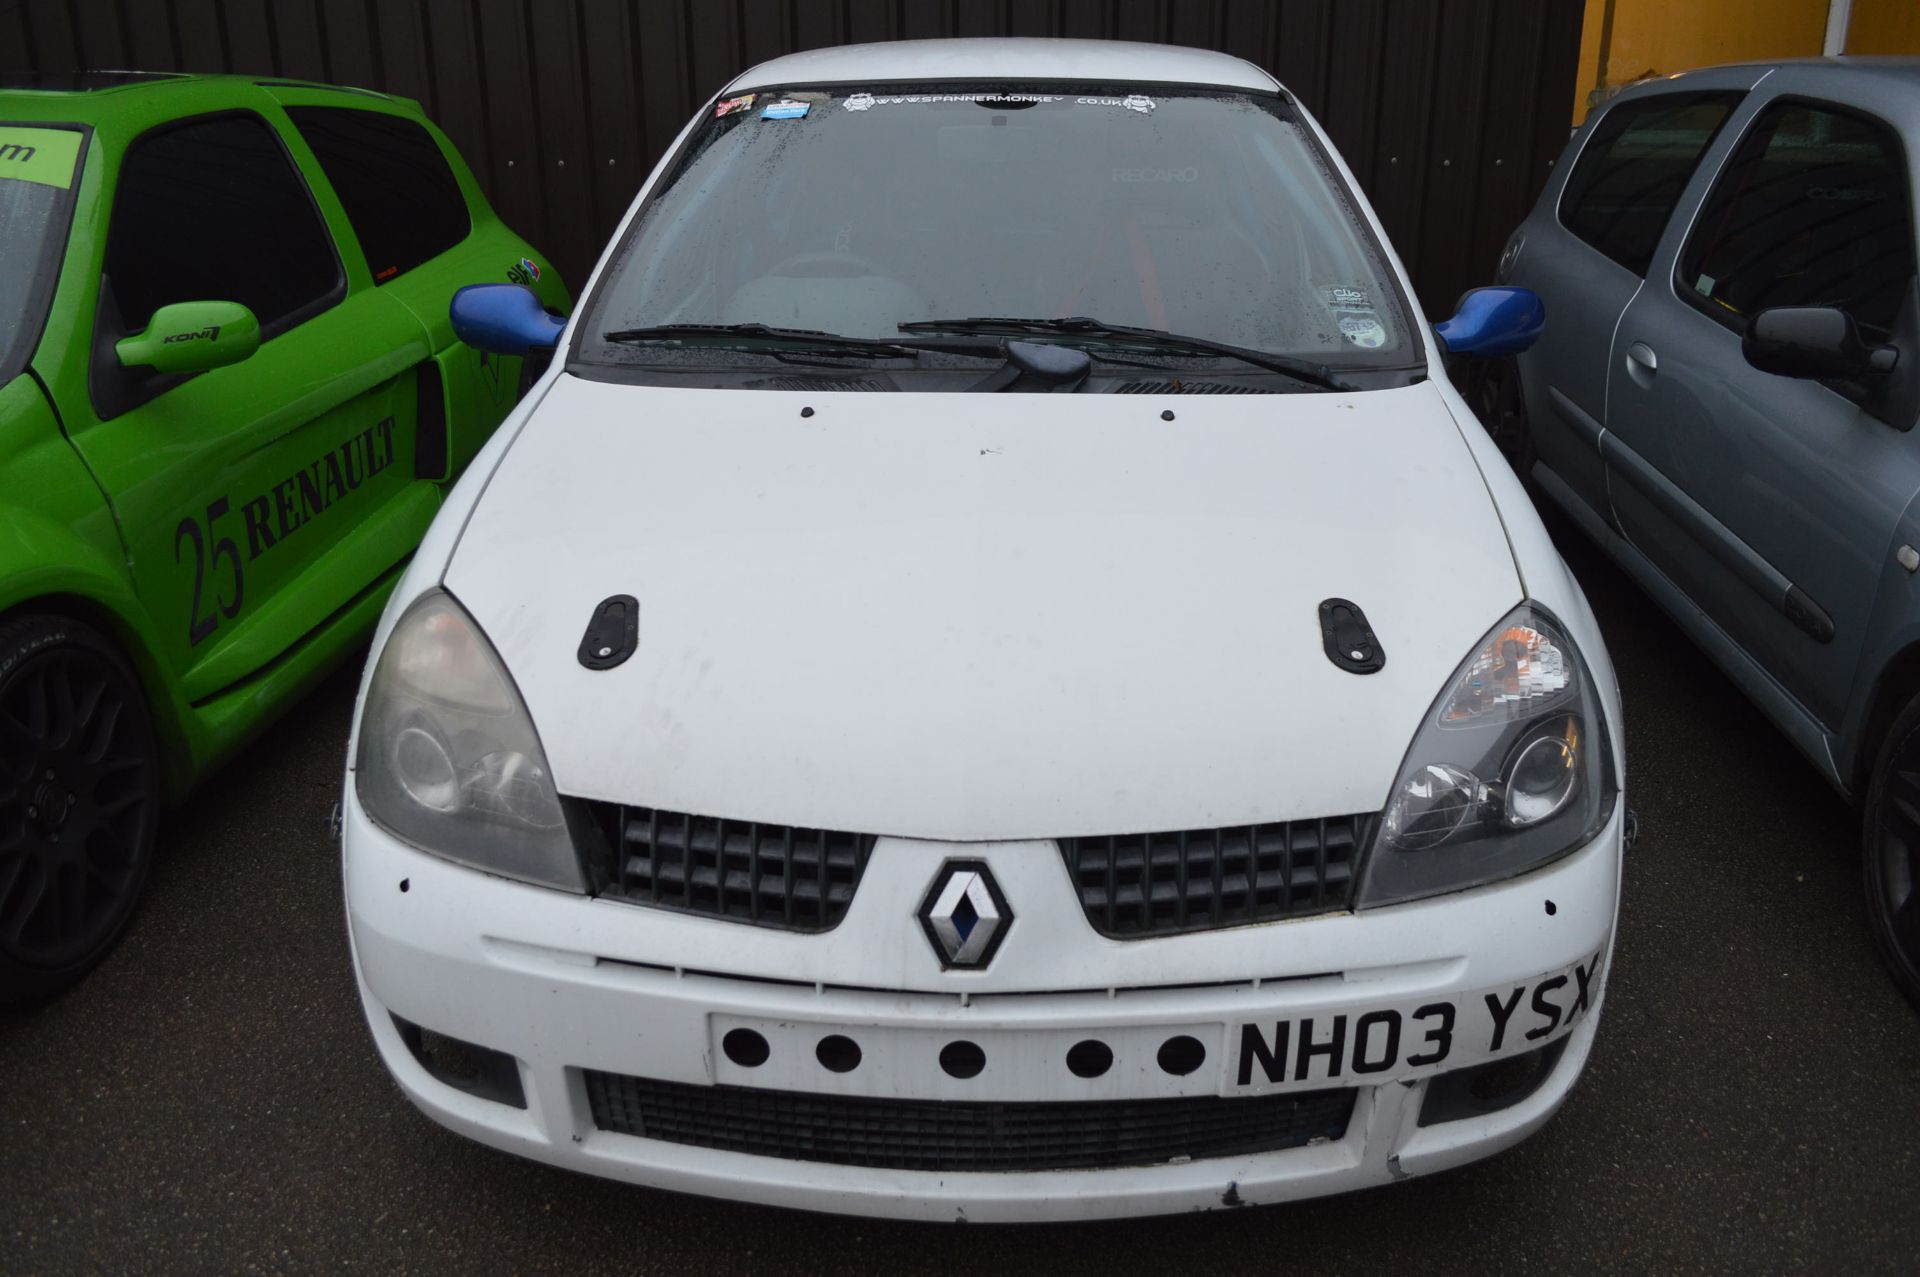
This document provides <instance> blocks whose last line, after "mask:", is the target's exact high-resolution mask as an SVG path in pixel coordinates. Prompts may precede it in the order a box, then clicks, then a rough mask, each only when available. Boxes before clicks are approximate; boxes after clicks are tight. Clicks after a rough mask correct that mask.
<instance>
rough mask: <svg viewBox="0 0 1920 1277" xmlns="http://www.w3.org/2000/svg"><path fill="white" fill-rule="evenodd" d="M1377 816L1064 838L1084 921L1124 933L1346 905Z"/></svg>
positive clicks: (1155, 932) (1204, 926)
mask: <svg viewBox="0 0 1920 1277" xmlns="http://www.w3.org/2000/svg"><path fill="white" fill-rule="evenodd" d="M1373 822H1374V818H1373V817H1372V816H1370V815H1367V816H1334V817H1329V818H1327V819H1325V820H1295V821H1289V822H1284V823H1280V824H1271V825H1235V826H1231V827H1229V828H1225V829H1196V830H1185V831H1182V832H1179V833H1170V834H1122V835H1119V836H1116V837H1111V838H1062V839H1060V840H1059V841H1060V852H1061V854H1062V855H1063V856H1065V857H1066V861H1067V872H1068V873H1069V874H1071V875H1072V876H1073V884H1074V887H1075V888H1076V889H1077V890H1078V891H1079V893H1080V904H1081V907H1083V908H1084V909H1085V910H1086V911H1087V921H1088V922H1089V923H1091V924H1092V925H1093V929H1094V930H1096V931H1098V932H1099V933H1100V934H1101V935H1103V936H1111V937H1113V938H1115V939H1120V940H1127V939H1135V938H1138V937H1142V936H1164V935H1172V934H1175V933H1177V932H1181V931H1205V930H1208V929H1210V928H1214V927H1234V926H1239V925H1241V924H1242V923H1248V922H1271V921H1273V920H1274V919H1276V918H1300V917H1305V916H1307V915H1309V914H1316V913H1328V912H1331V911H1334V910H1338V909H1345V908H1347V907H1348V906H1349V905H1350V904H1351V903H1352V900H1353V875H1354V870H1355V868H1356V867H1357V866H1358V864H1359V858H1360V853H1361V851H1362V849H1363V848H1365V846H1366V844H1367V840H1368V838H1369V836H1370V835H1371V833H1372V831H1373Z"/></svg>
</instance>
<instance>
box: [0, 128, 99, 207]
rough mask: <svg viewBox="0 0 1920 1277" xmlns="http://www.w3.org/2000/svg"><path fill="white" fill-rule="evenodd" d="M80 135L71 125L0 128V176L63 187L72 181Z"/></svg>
mask: <svg viewBox="0 0 1920 1277" xmlns="http://www.w3.org/2000/svg"><path fill="white" fill-rule="evenodd" d="M79 154H80V135H79V134H78V133H76V132H74V131H73V130H72V129H29V128H20V127H17V126H12V125H9V126H7V127H5V128H0V178H8V177H11V178H14V179H16V180H17V181H22V182H35V183H38V184H39V185H41V186H54V187H58V188H59V189H61V190H63V191H64V190H66V189H67V188H68V187H69V186H72V185H73V161H74V159H75V157H77V156H78V155H79Z"/></svg>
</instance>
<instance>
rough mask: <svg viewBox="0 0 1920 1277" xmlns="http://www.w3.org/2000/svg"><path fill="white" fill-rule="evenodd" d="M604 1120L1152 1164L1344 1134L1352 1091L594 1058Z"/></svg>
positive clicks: (895, 1165) (637, 1126) (695, 1141)
mask: <svg viewBox="0 0 1920 1277" xmlns="http://www.w3.org/2000/svg"><path fill="white" fill-rule="evenodd" d="M585 1077H586V1083H587V1098H588V1101H589V1102H590V1103H591V1105H592V1107H593V1121H594V1125H595V1126H597V1127H599V1128H600V1129H601V1130H603V1131H617V1132H619V1133H621V1134H624V1135H640V1136H644V1137H646V1138H647V1139H654V1140H666V1141H669V1142H671V1143H674V1144H691V1145H694V1146H696V1147H699V1148H717V1149H725V1150H727V1151H730V1152H735V1153H753V1154H757V1155H759V1156H761V1157H784V1158H790V1159H793V1160H795V1161H802V1162H828V1163H832V1164H834V1165H838V1166H869V1167H876V1168H885V1169H891V1170H910V1171H1046V1170H1092V1169H1099V1168H1107V1167H1121V1166H1154V1165H1158V1164H1161V1163H1165V1162H1170V1161H1172V1160H1174V1159H1175V1158H1191V1159H1193V1160H1195V1161H1198V1160H1200V1159H1202V1158H1208V1157H1238V1156H1244V1155H1246V1154H1250V1153H1267V1152H1274V1151H1277V1150H1280V1149H1289V1148H1300V1147H1302V1146H1303V1145H1306V1144H1309V1143H1311V1142H1313V1141H1314V1140H1316V1139H1326V1140H1337V1139H1339V1138H1341V1137H1342V1136H1343V1135H1345V1134H1346V1130H1347V1122H1348V1119H1350V1118H1351V1117H1352V1116H1353V1103H1354V1096H1355V1094H1356V1092H1354V1091H1352V1090H1349V1089H1335V1090H1326V1091H1304V1092H1298V1093H1294V1094H1286V1095H1258V1096H1250V1097H1247V1098H1235V1099H1221V1098H1219V1097H1218V1096H1211V1095H1207V1096H1196V1097H1191V1098H1187V1097H1183V1098H1179V1099H1168V1100H1092V1101H1069V1102H1047V1103H981V1102H958V1103H956V1102H953V1101H947V1100H891V1099H884V1100H881V1099H866V1098H863V1097H858V1096H845V1095H814V1094H808V1093H805V1092H800V1091H769V1090H761V1089H758V1088H755V1087H744V1086H692V1085H688V1084H686V1083H683V1082H659V1081H654V1080H652V1079H650V1078H638V1077H627V1076H624V1075H622V1074H618V1073H599V1072H594V1071H588V1072H587V1073H586V1074H585Z"/></svg>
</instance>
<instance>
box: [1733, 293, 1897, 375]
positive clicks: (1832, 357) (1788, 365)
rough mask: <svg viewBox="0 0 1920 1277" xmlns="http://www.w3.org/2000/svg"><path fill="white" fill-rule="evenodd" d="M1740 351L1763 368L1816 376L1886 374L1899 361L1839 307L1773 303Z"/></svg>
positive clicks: (1748, 333)
mask: <svg viewBox="0 0 1920 1277" xmlns="http://www.w3.org/2000/svg"><path fill="white" fill-rule="evenodd" d="M1740 352H1741V353H1742V354H1743V355H1745V356H1746V358H1747V362H1748V363H1750V364H1752V365H1753V366H1754V367H1755V368H1758V369H1759V370H1760V371H1761V372H1770V373H1776V374H1778V375H1779V376H1782V377H1805V378H1813V379H1816V380H1825V379H1828V378H1840V379H1844V380H1854V379H1857V378H1861V377H1882V376H1885V375H1886V374H1888V373H1890V372H1892V371H1893V370H1894V368H1895V367H1896V366H1898V364H1899V362H1900V351H1899V350H1898V349H1897V348H1895V347H1893V346H1875V345H1870V344H1869V343H1868V342H1867V341H1866V339H1865V338H1863V337H1861V335H1860V326H1859V325H1858V324H1856V323H1855V322H1854V320H1853V316H1852V315H1849V314H1848V313H1847V312H1846V311H1844V310H1841V309H1840V308H1839V307H1837V306H1774V307H1771V308H1769V309H1767V310H1763V311H1761V312H1760V313H1759V314H1757V315H1755V316H1754V317H1753V319H1752V321H1751V322H1750V323H1748V324H1747V331H1746V335H1745V336H1744V337H1742V338H1741V339H1740Z"/></svg>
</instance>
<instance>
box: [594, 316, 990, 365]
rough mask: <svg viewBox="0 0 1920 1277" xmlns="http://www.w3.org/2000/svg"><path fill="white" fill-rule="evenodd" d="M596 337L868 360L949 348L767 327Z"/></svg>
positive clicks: (674, 328)
mask: <svg viewBox="0 0 1920 1277" xmlns="http://www.w3.org/2000/svg"><path fill="white" fill-rule="evenodd" d="M740 337H745V338H750V339H752V341H753V345H751V346H748V345H743V344H739V343H736V342H734V341H732V340H730V339H733V338H740ZM600 338H601V340H602V341H613V342H621V343H623V344H632V345H646V344H649V343H653V342H658V343H660V344H662V345H665V344H668V343H674V342H695V343H702V342H703V343H706V344H709V345H714V346H734V347H735V348H737V349H743V350H751V349H755V348H756V347H758V348H763V349H768V350H795V349H806V350H808V351H809V352H811V353H815V354H832V355H841V356H846V357H849V358H868V359H911V358H913V355H914V352H916V351H919V350H944V349H948V348H950V347H951V345H952V343H942V342H926V341H915V342H907V341H888V340H887V339H885V338H882V337H843V336H841V335H840V334H838V333H828V332H821V331H820V330H819V329H816V328H775V327H773V326H772V325H769V324H655V325H652V326H651V327H648V328H616V329H614V330H613V331H611V332H604V333H601V334H600Z"/></svg>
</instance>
